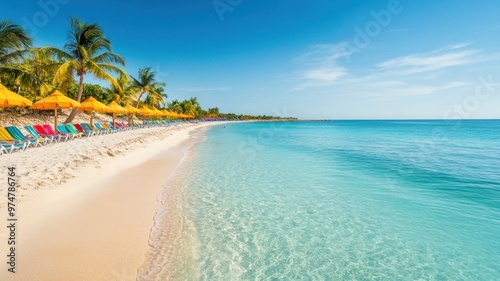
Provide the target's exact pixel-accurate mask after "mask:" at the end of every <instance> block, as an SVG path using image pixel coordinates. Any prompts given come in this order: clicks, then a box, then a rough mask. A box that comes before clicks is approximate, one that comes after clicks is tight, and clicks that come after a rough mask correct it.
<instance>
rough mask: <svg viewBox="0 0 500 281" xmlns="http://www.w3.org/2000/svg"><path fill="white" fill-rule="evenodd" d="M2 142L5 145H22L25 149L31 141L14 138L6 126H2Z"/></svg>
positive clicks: (0, 137)
mask: <svg viewBox="0 0 500 281" xmlns="http://www.w3.org/2000/svg"><path fill="white" fill-rule="evenodd" d="M0 143H1V144H2V145H4V146H5V145H14V146H19V147H21V146H22V148H23V150H24V149H26V148H27V147H28V145H30V143H29V142H25V141H20V140H17V139H15V138H13V137H12V136H11V135H10V134H9V132H7V130H6V129H5V128H4V127H0Z"/></svg>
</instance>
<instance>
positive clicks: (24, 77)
mask: <svg viewBox="0 0 500 281" xmlns="http://www.w3.org/2000/svg"><path fill="white" fill-rule="evenodd" d="M57 67H58V64H57V63H56V62H55V61H54V60H52V59H51V54H50V53H49V52H48V51H47V50H45V49H40V48H33V49H29V50H27V52H26V54H25V59H24V60H23V61H21V62H18V63H8V64H5V65H2V66H0V75H2V76H4V77H9V78H10V79H12V80H13V81H15V82H14V83H15V84H16V87H17V93H18V94H19V93H20V92H21V89H23V92H25V93H28V95H29V96H32V99H33V102H35V101H36V99H37V97H38V96H44V95H45V94H47V93H49V92H51V91H52V90H53V89H54V87H53V86H52V85H51V84H52V83H51V82H52V78H53V76H54V73H55V71H56V70H57Z"/></svg>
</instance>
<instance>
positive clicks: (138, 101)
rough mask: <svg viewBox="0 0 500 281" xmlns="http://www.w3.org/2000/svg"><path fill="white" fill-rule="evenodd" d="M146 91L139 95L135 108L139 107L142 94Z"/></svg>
mask: <svg viewBox="0 0 500 281" xmlns="http://www.w3.org/2000/svg"><path fill="white" fill-rule="evenodd" d="M144 93H145V92H142V93H141V94H140V95H139V98H138V99H137V104H136V105H135V108H138V107H139V103H140V102H141V98H142V95H144Z"/></svg>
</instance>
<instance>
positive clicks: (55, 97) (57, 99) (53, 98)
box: [31, 90, 80, 132]
mask: <svg viewBox="0 0 500 281" xmlns="http://www.w3.org/2000/svg"><path fill="white" fill-rule="evenodd" d="M79 106H80V103H79V102H77V101H76V100H73V99H70V98H68V97H67V96H65V95H63V94H62V93H61V92H59V91H58V90H56V91H55V92H54V93H52V94H51V95H50V96H48V97H46V98H43V99H41V100H39V101H37V102H35V103H34V104H33V105H32V106H31V109H42V110H48V109H54V116H55V122H54V129H55V130H56V132H58V130H57V108H61V109H68V108H75V107H79Z"/></svg>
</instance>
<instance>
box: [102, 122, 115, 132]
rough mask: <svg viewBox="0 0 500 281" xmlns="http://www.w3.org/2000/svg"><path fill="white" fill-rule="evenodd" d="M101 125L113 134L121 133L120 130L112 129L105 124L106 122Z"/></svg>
mask: <svg viewBox="0 0 500 281" xmlns="http://www.w3.org/2000/svg"><path fill="white" fill-rule="evenodd" d="M100 125H101V126H102V127H103V128H104V129H106V130H108V131H110V132H112V133H116V132H119V131H120V130H118V129H113V128H112V127H110V126H109V125H108V124H107V123H105V122H102V123H100Z"/></svg>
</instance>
